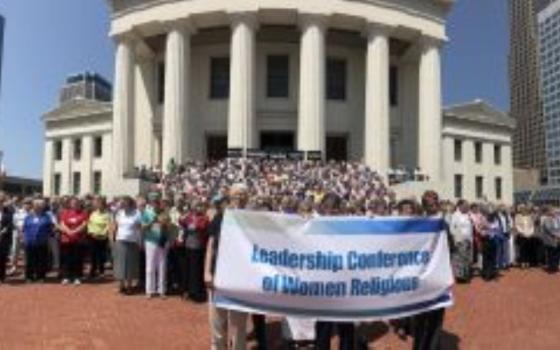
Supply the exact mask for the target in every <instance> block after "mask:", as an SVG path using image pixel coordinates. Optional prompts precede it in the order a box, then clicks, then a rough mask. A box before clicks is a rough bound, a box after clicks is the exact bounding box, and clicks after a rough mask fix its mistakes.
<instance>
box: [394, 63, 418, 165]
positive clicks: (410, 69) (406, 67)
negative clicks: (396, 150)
mask: <svg viewBox="0 0 560 350" xmlns="http://www.w3.org/2000/svg"><path fill="white" fill-rule="evenodd" d="M398 67H399V68H398V69H399V73H398V75H399V77H398V81H399V101H398V105H399V113H400V118H401V125H402V136H401V140H402V149H401V150H400V154H401V157H400V158H401V160H402V163H403V164H404V165H405V166H406V167H408V168H409V169H414V168H416V167H417V166H418V151H417V150H418V61H413V62H401V63H400V65H399V66H398Z"/></svg>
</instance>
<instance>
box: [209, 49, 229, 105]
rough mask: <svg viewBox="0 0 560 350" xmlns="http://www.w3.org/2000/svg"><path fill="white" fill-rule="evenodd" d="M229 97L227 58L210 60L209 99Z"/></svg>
mask: <svg viewBox="0 0 560 350" xmlns="http://www.w3.org/2000/svg"><path fill="white" fill-rule="evenodd" d="M228 97H229V57H212V58H211V59H210V98H215V99H218V98H228Z"/></svg>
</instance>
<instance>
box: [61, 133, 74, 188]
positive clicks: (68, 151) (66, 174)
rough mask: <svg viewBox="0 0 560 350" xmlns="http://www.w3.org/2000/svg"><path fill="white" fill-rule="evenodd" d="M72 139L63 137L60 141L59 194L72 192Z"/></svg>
mask: <svg viewBox="0 0 560 350" xmlns="http://www.w3.org/2000/svg"><path fill="white" fill-rule="evenodd" d="M72 153H73V152H72V139H71V138H65V139H64V140H63V141H62V171H61V174H60V178H61V184H60V194H62V195H69V194H72V182H73V181H74V179H72V163H73V159H74V155H73V154H72Z"/></svg>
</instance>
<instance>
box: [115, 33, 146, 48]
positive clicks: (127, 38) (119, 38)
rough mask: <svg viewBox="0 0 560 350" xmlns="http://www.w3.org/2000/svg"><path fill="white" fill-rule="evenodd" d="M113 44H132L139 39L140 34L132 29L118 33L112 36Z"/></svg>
mask: <svg viewBox="0 0 560 350" xmlns="http://www.w3.org/2000/svg"><path fill="white" fill-rule="evenodd" d="M112 39H113V41H114V42H115V44H128V45H134V44H135V43H136V42H138V40H140V35H138V33H137V32H136V31H134V30H130V31H127V32H122V33H118V34H115V35H113V36H112Z"/></svg>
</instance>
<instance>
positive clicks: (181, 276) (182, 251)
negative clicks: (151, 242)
mask: <svg viewBox="0 0 560 350" xmlns="http://www.w3.org/2000/svg"><path fill="white" fill-rule="evenodd" d="M187 267H188V266H187V251H186V248H185V247H184V246H182V245H176V246H172V247H171V249H169V253H168V254H167V283H168V284H169V285H168V288H167V289H168V290H173V289H174V288H176V291H177V292H178V293H179V294H181V295H183V294H185V293H186V292H187V278H188V268H187Z"/></svg>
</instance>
